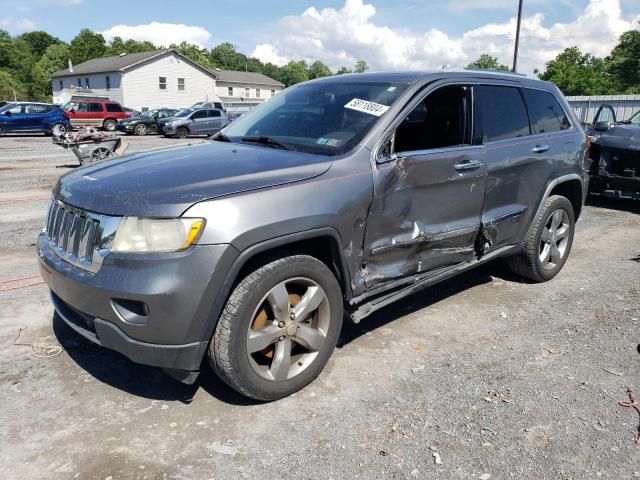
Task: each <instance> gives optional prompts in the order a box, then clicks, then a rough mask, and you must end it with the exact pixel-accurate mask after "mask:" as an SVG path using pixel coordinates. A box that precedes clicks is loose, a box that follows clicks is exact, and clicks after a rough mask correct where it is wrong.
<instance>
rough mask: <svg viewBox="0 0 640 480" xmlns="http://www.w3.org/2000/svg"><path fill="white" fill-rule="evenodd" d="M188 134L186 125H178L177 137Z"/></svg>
mask: <svg viewBox="0 0 640 480" xmlns="http://www.w3.org/2000/svg"><path fill="white" fill-rule="evenodd" d="M188 135H189V130H187V127H180V128H178V129H177V130H176V137H178V138H187V136H188Z"/></svg>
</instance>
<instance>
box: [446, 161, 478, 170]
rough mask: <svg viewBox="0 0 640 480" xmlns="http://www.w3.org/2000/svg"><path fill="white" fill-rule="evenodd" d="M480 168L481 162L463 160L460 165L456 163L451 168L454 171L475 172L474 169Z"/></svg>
mask: <svg viewBox="0 0 640 480" xmlns="http://www.w3.org/2000/svg"><path fill="white" fill-rule="evenodd" d="M481 166H482V162H479V161H477V160H465V161H463V162H460V163H456V164H455V165H454V166H453V168H455V169H456V170H458V171H459V172H460V171H464V170H475V169H476V168H480V167H481Z"/></svg>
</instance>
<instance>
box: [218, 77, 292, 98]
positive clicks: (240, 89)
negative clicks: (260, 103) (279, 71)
mask: <svg viewBox="0 0 640 480" xmlns="http://www.w3.org/2000/svg"><path fill="white" fill-rule="evenodd" d="M229 87H232V88H233V97H234V98H238V99H240V98H250V99H252V100H253V99H257V97H256V88H259V89H260V100H268V99H269V98H271V89H274V90H275V91H276V94H277V93H278V92H279V91H281V90H282V88H280V87H276V86H270V85H258V84H253V83H240V82H223V81H221V80H218V81H217V82H216V91H217V93H218V96H219V97H229V96H230V95H229ZM245 88H249V94H250V95H249V96H248V97H246V96H245Z"/></svg>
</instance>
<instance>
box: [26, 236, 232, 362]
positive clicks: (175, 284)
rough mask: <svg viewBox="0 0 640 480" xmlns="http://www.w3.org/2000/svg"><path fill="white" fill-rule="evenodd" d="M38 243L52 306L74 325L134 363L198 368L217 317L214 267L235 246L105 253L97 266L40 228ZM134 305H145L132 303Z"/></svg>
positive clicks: (224, 266)
mask: <svg viewBox="0 0 640 480" xmlns="http://www.w3.org/2000/svg"><path fill="white" fill-rule="evenodd" d="M37 245H38V255H39V258H40V262H39V263H40V271H41V274H42V277H43V278H44V280H45V282H46V283H47V285H48V286H49V288H50V290H51V293H52V295H51V297H52V300H53V304H54V307H55V309H56V311H57V312H58V314H59V316H60V317H61V318H62V319H63V320H64V321H65V322H66V323H67V324H68V325H69V326H70V327H71V328H73V329H74V330H76V331H77V332H78V333H80V334H81V335H83V336H84V337H85V338H87V339H89V340H91V341H92V342H94V343H96V344H98V345H102V346H104V347H106V348H109V349H112V350H115V351H117V352H120V353H122V354H123V355H125V356H126V357H128V358H129V359H131V360H132V361H134V362H137V363H141V364H145V365H151V366H156V367H162V368H165V369H172V370H187V371H195V370H198V369H199V368H200V363H201V361H202V358H203V355H204V353H205V351H206V348H207V345H208V343H209V339H210V337H211V334H212V325H213V324H214V323H215V322H212V321H211V318H210V314H211V308H212V305H213V302H214V300H215V297H216V294H217V292H218V291H219V290H220V286H221V284H222V282H223V280H224V278H223V277H224V275H220V274H217V275H216V274H214V270H215V273H217V272H227V271H228V268H229V267H230V265H231V263H232V261H233V259H235V257H236V251H235V249H234V248H233V247H231V246H229V245H202V246H192V247H191V248H189V249H187V250H185V251H184V252H176V253H169V254H137V255H134V254H129V255H117V254H114V253H110V254H109V255H107V256H106V257H105V259H104V261H103V264H102V266H101V268H100V270H99V271H98V272H96V273H95V274H94V273H90V272H87V271H85V270H82V269H80V268H78V267H75V266H73V265H71V264H70V263H67V262H65V261H64V260H62V259H61V258H60V257H58V256H57V255H56V254H55V253H54V252H53V251H52V250H51V249H50V248H49V244H48V242H47V239H46V236H45V234H44V233H41V234H40V236H39V237H38V242H37ZM132 306H133V307H134V308H131V307H132ZM139 306H144V308H135V307H139ZM130 310H132V311H133V312H134V313H133V314H132V312H131V311H130Z"/></svg>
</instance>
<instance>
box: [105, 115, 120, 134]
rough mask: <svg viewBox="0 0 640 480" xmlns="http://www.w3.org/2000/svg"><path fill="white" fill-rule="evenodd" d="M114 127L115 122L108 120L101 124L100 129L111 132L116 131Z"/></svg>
mask: <svg viewBox="0 0 640 480" xmlns="http://www.w3.org/2000/svg"><path fill="white" fill-rule="evenodd" d="M116 125H117V123H116V121H115V120H113V119H111V118H109V119H108V120H105V121H104V123H103V124H102V128H103V129H104V130H106V131H107V132H113V131H114V130H115V129H116Z"/></svg>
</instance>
